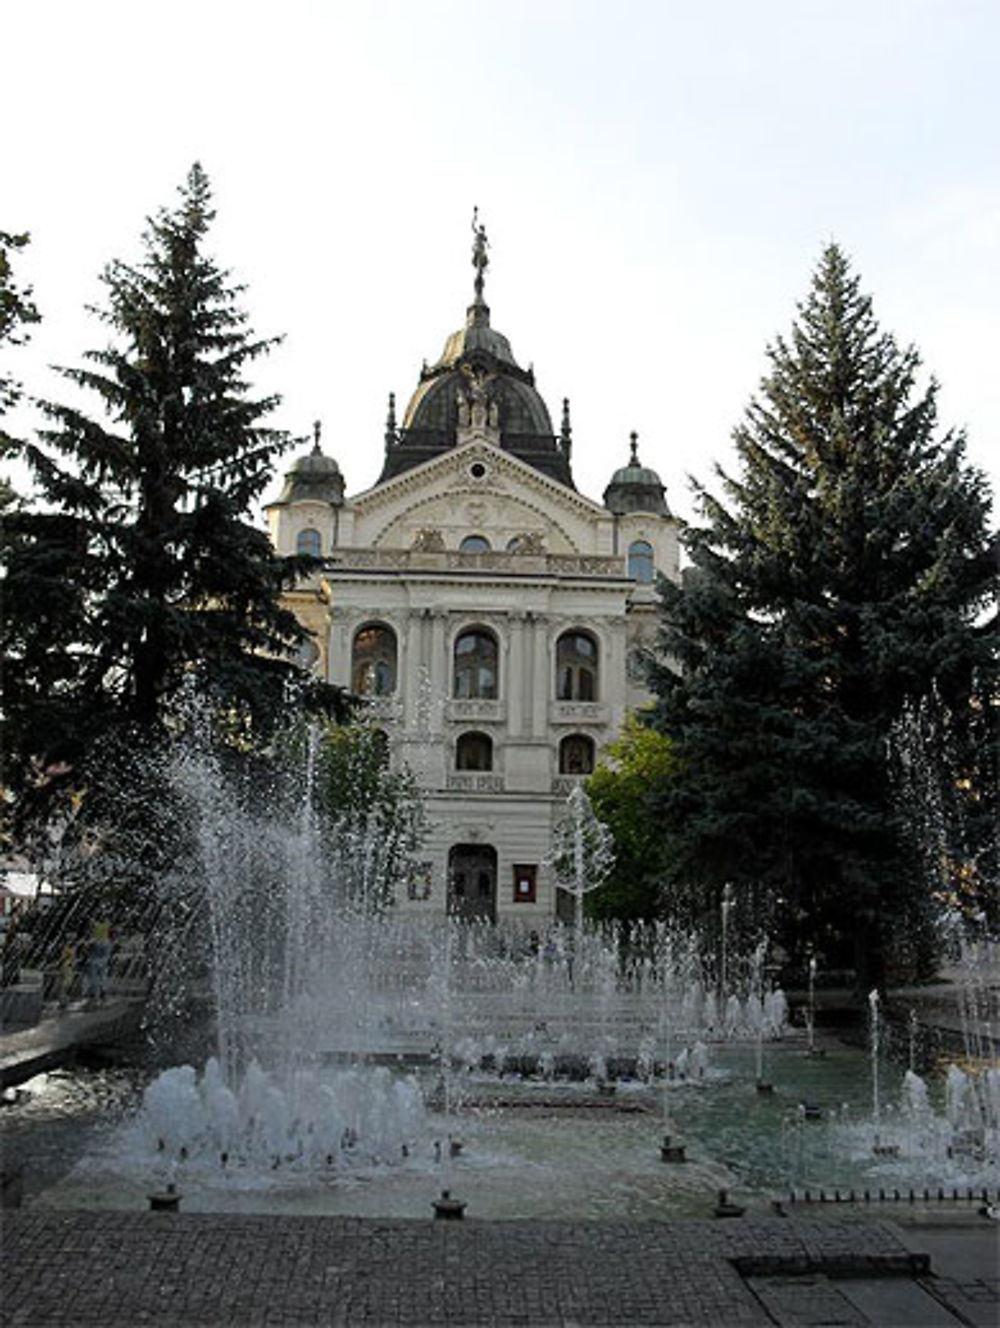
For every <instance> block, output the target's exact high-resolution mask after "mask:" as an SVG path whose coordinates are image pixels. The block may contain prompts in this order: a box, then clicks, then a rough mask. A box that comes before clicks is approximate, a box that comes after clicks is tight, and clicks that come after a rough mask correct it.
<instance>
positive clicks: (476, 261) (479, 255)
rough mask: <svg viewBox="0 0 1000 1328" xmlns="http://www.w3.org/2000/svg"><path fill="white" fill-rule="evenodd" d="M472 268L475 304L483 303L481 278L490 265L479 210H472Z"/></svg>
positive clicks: (487, 242)
mask: <svg viewBox="0 0 1000 1328" xmlns="http://www.w3.org/2000/svg"><path fill="white" fill-rule="evenodd" d="M472 234H473V236H474V237H475V238H474V239H473V241H472V266H473V267H474V268H475V269H476V304H482V303H483V277H484V274H485V272H486V269H487V268H488V267H489V265H490V259H489V255H488V254H487V252H486V250H487V249H488V248H489V245H490V242H489V240H487V238H486V227H485V226H484V225H483V224H482V223H481V222H480V220H479V208H478V207H474V208H473V209H472Z"/></svg>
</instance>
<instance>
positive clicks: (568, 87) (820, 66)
mask: <svg viewBox="0 0 1000 1328" xmlns="http://www.w3.org/2000/svg"><path fill="white" fill-rule="evenodd" d="M0 38H2V42H3V47H4V54H3V86H4V93H3V100H4V105H5V108H6V110H5V117H4V121H5V132H4V147H3V162H2V174H0V182H2V183H0V229H2V230H8V231H21V230H29V231H31V233H32V244H31V247H30V249H29V251H28V252H27V254H26V256H25V257H23V258H22V259H21V260H20V261H19V263H18V266H17V269H16V275H17V276H18V278H19V279H20V280H21V281H23V282H31V283H32V284H33V286H34V292H35V299H36V302H37V304H38V306H39V308H40V310H41V312H42V314H43V316H44V320H45V321H44V322H43V323H42V324H41V326H40V327H39V328H38V329H37V330H36V331H35V334H34V337H33V341H32V344H31V345H30V346H29V347H28V348H27V349H26V350H24V351H21V352H17V353H16V354H15V355H14V356H12V357H11V358H12V360H13V364H12V366H11V367H12V369H13V370H14V371H15V372H17V373H18V374H19V375H20V377H22V378H23V379H24V380H25V382H26V384H27V386H28V387H29V389H30V390H32V391H34V392H36V393H37V394H38V395H41V396H49V397H55V398H56V399H64V400H65V399H67V397H68V394H69V392H70V388H69V385H68V384H64V383H62V382H60V380H58V379H57V378H56V377H55V375H53V374H51V373H49V372H48V371H47V370H46V367H45V366H47V365H48V364H51V363H58V364H67V365H77V364H79V363H80V362H81V353H82V352H83V351H84V350H85V349H88V348H91V347H95V346H100V345H103V344H104V340H105V333H104V330H103V328H102V327H101V325H100V324H99V323H98V322H97V321H96V320H95V319H94V318H92V317H88V316H87V315H85V314H84V312H83V307H84V305H85V304H87V303H94V302H101V300H102V298H103V296H102V287H101V284H100V282H99V281H98V275H99V273H100V272H101V270H102V269H103V267H104V266H105V264H106V263H107V262H108V261H110V260H111V259H113V258H122V259H125V260H134V259H136V258H137V257H139V254H140V248H139V239H140V236H141V233H142V230H143V226H144V221H145V218H146V216H147V215H149V214H150V213H152V212H154V211H155V210H156V209H157V208H158V207H159V206H161V205H171V206H172V205H173V203H174V201H175V199H176V192H175V191H176V187H177V186H178V185H179V184H180V183H181V182H182V181H183V179H184V176H185V174H186V172H187V170H188V168H189V166H190V165H191V163H192V161H194V160H196V159H197V160H200V161H201V162H202V164H203V166H204V167H205V169H206V171H207V172H208V174H209V176H210V178H211V180H212V183H213V186H214V190H215V200H216V206H217V210H218V221H217V224H216V226H215V228H214V230H213V234H212V241H211V249H212V252H213V253H214V255H215V256H216V257H217V258H218V260H219V261H220V262H221V263H222V264H223V265H224V266H225V267H227V268H230V269H231V270H232V272H233V275H234V278H236V279H238V280H240V281H242V282H245V283H246V285H247V292H246V295H245V297H244V303H245V306H246V308H247V310H248V312H249V313H250V316H251V325H252V327H253V330H254V331H255V332H256V333H257V334H259V335H270V334H275V333H284V334H286V339H285V341H284V343H283V345H282V346H281V347H280V348H279V350H277V351H276V352H275V353H274V354H273V355H272V356H271V358H270V360H269V361H268V363H267V365H266V367H264V368H263V369H262V370H261V381H260V384H259V385H260V387H261V389H262V390H267V391H278V392H280V393H281V394H282V396H283V398H284V400H283V404H282V406H281V407H280V408H279V410H278V411H277V412H276V413H275V415H274V417H273V419H272V420H271V421H270V422H271V423H273V424H274V425H275V426H276V427H281V428H287V429H289V430H291V431H293V432H295V433H301V434H306V433H308V432H309V430H310V428H311V423H312V421H313V420H314V419H316V418H319V419H321V420H322V421H323V426H324V447H325V449H326V450H328V451H330V452H332V453H333V455H335V456H336V458H337V460H338V462H339V464H340V466H341V469H342V470H343V472H344V474H345V478H346V480H347V486H348V491H349V492H357V491H359V490H361V489H364V488H367V487H368V486H369V485H370V484H372V483H373V482H374V481H375V480H376V478H377V476H378V472H379V469H380V466H381V460H382V435H383V426H384V419H385V413H386V398H387V394H388V392H389V391H390V390H394V391H395V392H396V395H397V402H398V406H399V412H400V415H402V411H403V408H404V407H405V403H406V401H407V399H408V398H409V395H410V393H411V392H412V391H413V389H414V387H415V386H416V382H417V375H418V373H419V369H420V364H421V361H422V360H423V359H424V358H426V359H428V360H429V361H433V360H435V359H437V357H438V356H439V354H440V352H441V350H442V347H443V345H444V341H445V338H446V336H447V335H448V334H449V333H450V332H451V331H453V330H454V329H455V328H457V327H459V326H461V325H462V323H463V321H464V316H465V308H466V305H467V304H468V303H469V301H470V299H471V295H472V279H473V270H472V267H471V264H470V255H471V232H470V221H471V214H472V209H473V206H474V205H478V207H479V209H480V215H481V218H482V220H483V222H484V223H485V225H486V228H487V231H488V234H489V238H490V244H491V266H490V269H489V272H488V275H487V286H486V297H487V300H488V302H489V304H490V306H491V308H492V315H493V325H494V326H495V327H496V328H498V329H499V330H500V331H502V332H503V333H504V334H506V335H507V336H508V337H509V338H510V341H511V343H512V347H513V350H514V354H515V356H516V357H517V359H518V361H519V362H520V363H521V364H522V365H524V366H527V365H528V364H533V365H534V368H535V373H536V381H537V385H538V387H539V389H540V391H541V392H542V395H543V396H544V397H545V399H546V401H547V403H548V406H549V410H550V412H551V414H552V417H553V423H554V426H555V427H556V428H558V419H559V413H560V404H561V400H562V398H563V397H564V396H568V397H569V398H570V400H571V403H572V415H573V432H574V474H575V478H576V482H577V486H578V488H579V489H580V490H581V491H582V492H584V493H586V494H588V495H589V496H591V497H593V498H596V499H598V500H599V499H600V496H601V493H602V492H603V489H604V487H605V485H606V483H607V481H608V479H609V478H610V474H611V472H612V470H614V469H615V467H617V466H619V465H622V464H624V462H625V461H626V459H627V455H628V435H629V431H630V430H632V429H636V430H638V432H639V451H640V456H641V458H642V460H643V462H644V464H646V465H651V466H654V467H655V468H656V469H657V470H658V471H659V472H660V475H661V477H662V479H663V481H664V483H665V484H666V485H667V498H668V502H669V503H670V504H671V507H672V509H673V510H674V511H675V512H676V513H677V514H678V515H681V516H684V517H690V516H691V515H692V503H691V497H690V494H689V491H688V488H687V483H686V476H687V475H688V474H694V475H695V476H697V477H698V478H700V479H702V480H709V479H710V477H711V468H712V463H713V462H714V461H720V462H722V463H723V464H728V463H729V462H730V461H731V457H732V453H731V450H730V442H729V438H730V433H731V430H732V428H733V426H734V425H735V424H737V423H738V421H739V420H740V418H741V415H742V413H743V410H744V408H745V406H746V404H747V401H748V400H749V398H750V396H751V394H752V393H753V391H754V390H755V388H756V386H757V383H758V381H759V379H760V377H761V375H762V373H764V372H765V370H766V367H767V366H766V360H765V355H764V352H765V347H766V345H767V344H768V342H770V341H772V340H773V338H774V337H775V335H777V334H783V333H786V332H787V331H788V329H789V327H790V325H791V321H792V318H793V317H794V313H795V304H796V301H798V300H800V299H802V298H804V297H805V295H806V293H807V290H808V286H809V280H810V276H811V273H812V270H813V268H814V266H815V264H816V262H817V260H818V258H819V255H820V252H821V250H822V248H823V246H824V244H825V243H826V242H827V241H828V240H830V239H835V240H837V241H838V242H839V243H840V244H841V246H842V247H843V248H844V249H845V250H846V251H847V252H848V253H849V254H850V256H851V257H852V259H853V262H854V264H855V267H856V269H857V270H858V271H859V273H860V275H861V277H862V282H863V286H864V289H865V290H866V291H868V292H869V293H870V294H872V296H873V297H874V301H875V312H876V315H877V316H878V318H879V319H880V321H881V323H882V325H883V327H884V328H886V329H887V330H890V331H892V332H893V333H894V334H895V335H896V336H897V338H898V339H899V340H900V341H901V342H902V343H904V344H907V343H911V342H912V343H914V344H916V346H917V347H918V348H919V349H920V351H921V352H922V354H923V358H924V362H925V365H926V368H927V370H928V371H929V372H931V373H933V374H934V375H935V376H936V377H937V378H938V380H939V381H940V383H941V385H942V391H941V396H940V408H941V410H940V414H941V422H942V424H946V425H956V426H964V427H965V428H966V429H967V431H968V434H969V456H970V459H971V460H972V461H973V462H974V463H975V464H976V465H978V466H980V467H982V468H984V469H986V470H988V471H989V472H990V474H991V476H992V479H993V485H994V490H995V489H996V485H997V479H998V477H1000V373H998V372H997V368H996V358H997V340H998V338H997V323H998V314H997V311H998V309H1000V261H998V260H1000V175H998V162H1000V149H998V144H997V129H998V124H1000V115H998V111H1000V105H998V103H1000V78H998V76H997V67H998V66H997V62H998V55H1000V5H998V4H997V3H996V0H743V2H742V3H741V2H740V0H660V3H653V2H652V0H616V2H615V3H613V4H612V3H609V2H605V3H601V4H598V3H591V0H532V2H531V3H525V2H524V0H503V3H498V2H496V0H479V2H478V3H470V2H469V0H465V2H464V3H463V2H462V0H379V2H378V3H376V2H375V0H353V2H352V3H341V2H340V0H311V2H310V0H282V3H280V4H279V3H271V4H262V3H249V2H246V0H244V2H243V3H236V2H233V3H227V2H226V0H197V3H192V2H191V0H171V3H160V4H157V5H153V4H150V3H148V2H147V3H143V2H142V0H126V2H123V3H115V2H113V0H86V3H84V2H83V0H69V2H67V3H59V2H58V0H32V3H30V4H27V3H19V4H14V3H13V0H7V3H6V4H5V5H4V6H3V8H2V11H0ZM95 409H96V406H95ZM290 460H291V455H289V456H288V458H287V459H286V460H284V461H283V462H282V469H284V467H285V465H287V464H288V463H289V462H290ZM275 484H277V477H276V482H275Z"/></svg>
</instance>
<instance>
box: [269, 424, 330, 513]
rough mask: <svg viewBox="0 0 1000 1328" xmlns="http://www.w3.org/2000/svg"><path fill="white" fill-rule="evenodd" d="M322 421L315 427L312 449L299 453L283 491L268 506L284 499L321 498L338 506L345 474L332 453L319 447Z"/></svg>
mask: <svg viewBox="0 0 1000 1328" xmlns="http://www.w3.org/2000/svg"><path fill="white" fill-rule="evenodd" d="M319 432H320V431H319V424H318V423H317V424H316V425H315V427H314V438H315V441H314V443H313V447H312V451H311V452H307V453H306V454H305V455H304V456H300V457H298V458H297V459H296V460H295V461H293V462H292V464H291V466H289V468H288V470H287V471H286V472H285V483H284V485H283V486H282V490H281V493H280V494H279V495H278V497H277V498H276V499H275V501H274V502H273V503H269V504H268V506H269V507H281V506H283V505H284V504H285V503H301V502H309V501H312V502H318V503H331V504H333V506H335V507H339V506H340V505H341V503H343V501H344V477H343V475H342V474H341V473H340V467H339V466H338V465H337V463H336V461H334V459H333V457H331V456H327V455H326V454H325V453H324V452H321V451H320V446H319Z"/></svg>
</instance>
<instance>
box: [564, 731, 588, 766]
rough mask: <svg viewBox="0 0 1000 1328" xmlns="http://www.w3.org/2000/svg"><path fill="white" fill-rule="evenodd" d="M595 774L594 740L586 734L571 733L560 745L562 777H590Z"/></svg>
mask: <svg viewBox="0 0 1000 1328" xmlns="http://www.w3.org/2000/svg"><path fill="white" fill-rule="evenodd" d="M593 772H594V740H593V738H588V737H587V735H586V734H585V733H571V734H570V735H569V737H566V738H563V740H562V742H561V743H560V744H559V773H560V774H561V775H590V774H593Z"/></svg>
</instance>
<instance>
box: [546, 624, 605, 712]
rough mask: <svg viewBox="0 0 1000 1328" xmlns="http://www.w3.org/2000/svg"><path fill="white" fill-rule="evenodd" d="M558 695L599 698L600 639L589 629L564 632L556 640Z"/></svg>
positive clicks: (568, 698) (561, 697) (569, 698)
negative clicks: (598, 648) (598, 655)
mask: <svg viewBox="0 0 1000 1328" xmlns="http://www.w3.org/2000/svg"><path fill="white" fill-rule="evenodd" d="M556 697H557V698H558V699H559V700H560V701H596V700H597V642H596V641H595V640H594V638H593V637H592V636H589V635H588V634H587V633H586V632H565V633H564V634H563V635H562V636H561V637H560V638H559V640H558V642H557V643H556Z"/></svg>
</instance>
